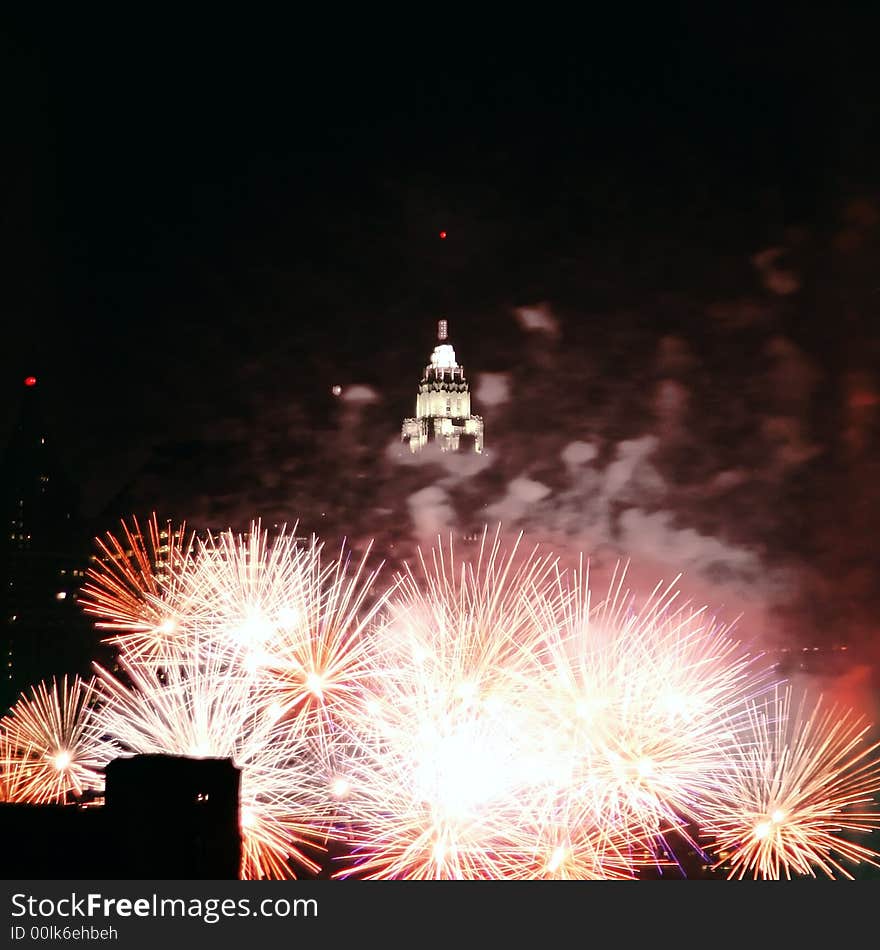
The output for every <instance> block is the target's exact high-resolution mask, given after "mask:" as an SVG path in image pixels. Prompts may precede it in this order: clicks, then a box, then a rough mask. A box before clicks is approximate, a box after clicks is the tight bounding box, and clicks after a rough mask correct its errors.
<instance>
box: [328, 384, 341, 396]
mask: <svg viewBox="0 0 880 950" xmlns="http://www.w3.org/2000/svg"><path fill="white" fill-rule="evenodd" d="M330 392H331V393H333V395H334V396H341V395H342V387H341V386H334V387H333V388H332V389H331V390H330Z"/></svg>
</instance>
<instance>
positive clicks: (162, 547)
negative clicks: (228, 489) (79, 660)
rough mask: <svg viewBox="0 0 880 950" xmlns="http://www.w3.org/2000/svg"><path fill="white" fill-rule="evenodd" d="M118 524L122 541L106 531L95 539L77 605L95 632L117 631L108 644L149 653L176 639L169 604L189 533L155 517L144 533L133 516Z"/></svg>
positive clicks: (176, 612) (176, 621)
mask: <svg viewBox="0 0 880 950" xmlns="http://www.w3.org/2000/svg"><path fill="white" fill-rule="evenodd" d="M121 525H122V534H121V537H117V536H116V535H114V534H111V533H110V532H108V533H107V535H106V538H105V540H102V539H100V538H96V539H95V543H96V545H97V547H98V552H99V553H98V554H97V555H96V557H95V559H94V562H93V564H92V566H91V567H90V568H89V570H88V572H87V575H86V583H85V584H84V586H83V589H82V595H81V597H80V601H79V602H80V605H81V606H82V607H83V609H84V610H85V611H86V612H87V613H89V614H91V615H92V616H93V617H96V618H97V626H98V627H99V628H101V629H105V630H113V631H116V633H115V634H114V635H113V636H111V637H109V638H108V640H109V641H110V642H112V643H115V644H117V645H119V646H120V647H124V648H126V649H128V650H130V651H132V650H138V651H144V652H146V653H147V654H149V653H151V652H153V651H154V650H155V649H157V648H158V647H159V646H161V644H162V643H164V642H165V641H168V640H173V639H175V638H177V637H179V636H180V635H181V609H180V604H179V603H175V604H174V606H172V605H171V602H172V601H173V600H174V598H173V596H172V595H173V593H174V591H175V589H176V586H177V584H179V583H180V581H181V578H182V577H183V576H184V575H185V568H186V566H187V564H188V563H189V562H190V559H191V555H192V546H193V535H192V533H190V534H189V535H187V533H186V526H185V525H181V526H180V527H179V528H175V527H174V526H173V525H172V523H171V522H170V521H169V522H165V524H163V525H160V524H159V521H158V519H157V518H156V515H155V514H153V515H152V516H151V517H150V520H149V522H148V524H147V531H146V533H145V532H144V531H142V530H141V527H140V525H139V524H138V520H137V518H135V517H132V519H131V524H126V523H125V521H122V522H121Z"/></svg>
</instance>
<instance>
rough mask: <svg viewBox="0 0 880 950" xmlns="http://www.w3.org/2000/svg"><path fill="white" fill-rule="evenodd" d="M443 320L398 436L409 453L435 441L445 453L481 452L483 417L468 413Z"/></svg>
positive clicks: (468, 399)
mask: <svg viewBox="0 0 880 950" xmlns="http://www.w3.org/2000/svg"><path fill="white" fill-rule="evenodd" d="M447 337H448V325H447V322H446V320H440V321H439V322H438V324H437V345H436V346H435V347H434V351H433V353H431V360H430V362H429V363H428V365H427V366H426V367H425V371H424V372H423V373H422V381H421V383H419V393H418V396H416V414H415V416H414V417H412V418H409V419H404V420H403V428H402V430H401V438H402V440H403V441H404V442H406V443H408V444H409V448H410V451H411V452H414V453H415V452H420V451H421V450H422V449H423V448H424V447H425V446H426V445H427V444H428V443H429V442H432V441H433V442H435V443H437V445H439V446H440V448H441V450H442V451H444V452H457V451H464V450H469V451H473V452H482V451H483V419H482V417H481V416H474V415H471V394H470V389H469V387H468V383H467V380H466V379H465V375H464V367H463V366H460V365H459V364H458V362H457V360H456V357H455V350H454V349H453V347H452V344H451V343H449V342H448V339H447Z"/></svg>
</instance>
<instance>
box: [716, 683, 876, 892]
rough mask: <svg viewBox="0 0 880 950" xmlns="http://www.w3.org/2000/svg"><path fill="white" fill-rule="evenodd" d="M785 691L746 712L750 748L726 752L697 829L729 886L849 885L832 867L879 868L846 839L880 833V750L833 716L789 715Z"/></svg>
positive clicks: (851, 722) (855, 720) (802, 711)
mask: <svg viewBox="0 0 880 950" xmlns="http://www.w3.org/2000/svg"><path fill="white" fill-rule="evenodd" d="M792 696H793V691H792V688H791V687H790V686H787V687H784V688H780V689H778V690H776V691H775V692H774V695H773V696H772V697H770V698H768V699H767V700H766V701H765V702H764V703H761V704H758V703H753V704H751V706H750V724H751V730H752V737H751V741H745V742H743V743H742V745H740V746H738V747H736V748H734V749H733V750H732V754H731V761H730V764H729V765H728V767H727V768H726V770H725V772H724V775H723V781H720V782H719V783H718V784H717V790H716V793H715V795H714V796H713V797H712V798H711V799H710V800H708V801H707V802H706V803H705V807H704V821H703V830H704V832H705V833H706V835H708V836H710V837H711V838H713V839H714V844H713V850H714V851H715V852H716V853H718V854H719V855H725V856H726V858H725V859H724V860H723V861H722V862H719V864H721V863H726V865H727V866H728V867H729V872H728V877H730V878H740V879H741V878H744V877H747V876H751V877H754V878H763V879H773V880H778V879H779V878H781V877H785V878H788V879H790V878H792V877H793V876H798V875H809V876H813V877H815V876H816V871H817V870H818V871H820V872H821V873H823V874H825V875H826V876H827V877H830V878H833V877H836V876H838V875H840V876H842V877H847V878H851V877H852V874H851V872H850V871H849V870H847V868H846V867H845V866H844V865H843V864H841V861H846V862H847V863H850V864H859V863H861V862H866V863H868V864H871V865H873V866H875V867H877V866H880V864H878V859H880V854H878V852H877V851H875V850H873V849H871V848H869V847H866V846H865V845H861V844H857V843H855V842H854V841H852V840H850V837H851V836H852V835H853V834H866V833H868V832H871V831H872V830H875V829H877V828H880V811H878V810H877V804H876V798H875V797H876V795H877V793H878V792H880V760H878V758H877V757H876V755H875V753H876V750H877V749H878V748H880V743H874V744H873V745H870V744H868V743H867V742H866V741H865V740H866V736H867V734H868V732H869V728H870V727H869V725H868V724H867V723H866V722H865V720H864V719H863V718H862V717H857V716H855V715H854V714H853V713H852V712H851V711H849V710H846V709H841V708H838V707H832V708H825V709H823V708H822V699H821V698H820V699H819V701H818V702H817V703H816V704H815V705H814V706H813V707H812V708H809V707H808V706H807V704H806V696H804V697H802V699H801V701H800V702H799V704H798V706H797V708H796V709H793V708H792Z"/></svg>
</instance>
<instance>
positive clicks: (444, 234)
mask: <svg viewBox="0 0 880 950" xmlns="http://www.w3.org/2000/svg"><path fill="white" fill-rule="evenodd" d="M440 240H441V241H445V240H446V232H445V231H441V232H440Z"/></svg>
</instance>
